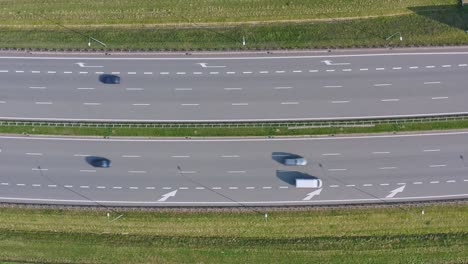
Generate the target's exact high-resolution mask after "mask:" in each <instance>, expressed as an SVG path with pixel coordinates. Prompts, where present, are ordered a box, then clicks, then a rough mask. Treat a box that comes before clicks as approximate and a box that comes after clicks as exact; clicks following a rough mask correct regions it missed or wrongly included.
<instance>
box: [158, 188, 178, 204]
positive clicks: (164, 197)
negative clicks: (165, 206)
mask: <svg viewBox="0 0 468 264" xmlns="http://www.w3.org/2000/svg"><path fill="white" fill-rule="evenodd" d="M176 193H177V190H175V191H172V192H170V193H166V194H163V196H162V198H161V199H159V200H158V202H165V201H166V200H167V199H169V197H173V196H175V195H176Z"/></svg>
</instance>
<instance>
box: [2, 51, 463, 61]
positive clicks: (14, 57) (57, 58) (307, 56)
mask: <svg viewBox="0 0 468 264" xmlns="http://www.w3.org/2000/svg"><path fill="white" fill-rule="evenodd" d="M424 55H432V56H434V55H468V52H408V53H374V54H345V55H328V54H327V55H298V56H294V55H292V56H271V57H266V56H265V57H190V58H128V57H117V58H103V57H100V58H97V57H50V56H44V57H24V56H11V57H8V56H2V57H0V59H22V60H126V61H131V60H136V61H138V60H147V61H157V60H160V61H169V60H189V61H194V60H270V59H310V58H347V57H379V56H424Z"/></svg>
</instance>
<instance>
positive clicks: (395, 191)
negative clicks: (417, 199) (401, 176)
mask: <svg viewBox="0 0 468 264" xmlns="http://www.w3.org/2000/svg"><path fill="white" fill-rule="evenodd" d="M405 187H406V185H403V186H401V187H398V188H396V189H395V190H393V191H391V192H390V194H389V195H387V197H386V198H393V197H394V196H395V195H396V194H397V193H401V192H403V190H404V189H405Z"/></svg>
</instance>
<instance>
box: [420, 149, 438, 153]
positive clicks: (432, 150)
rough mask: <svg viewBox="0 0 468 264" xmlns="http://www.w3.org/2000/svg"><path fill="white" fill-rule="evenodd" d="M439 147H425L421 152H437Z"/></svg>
mask: <svg viewBox="0 0 468 264" xmlns="http://www.w3.org/2000/svg"><path fill="white" fill-rule="evenodd" d="M439 151H440V149H425V150H423V152H439Z"/></svg>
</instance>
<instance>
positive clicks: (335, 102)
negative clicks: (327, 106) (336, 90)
mask: <svg viewBox="0 0 468 264" xmlns="http://www.w3.org/2000/svg"><path fill="white" fill-rule="evenodd" d="M331 103H332V104H346V103H349V101H332V102H331Z"/></svg>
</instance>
